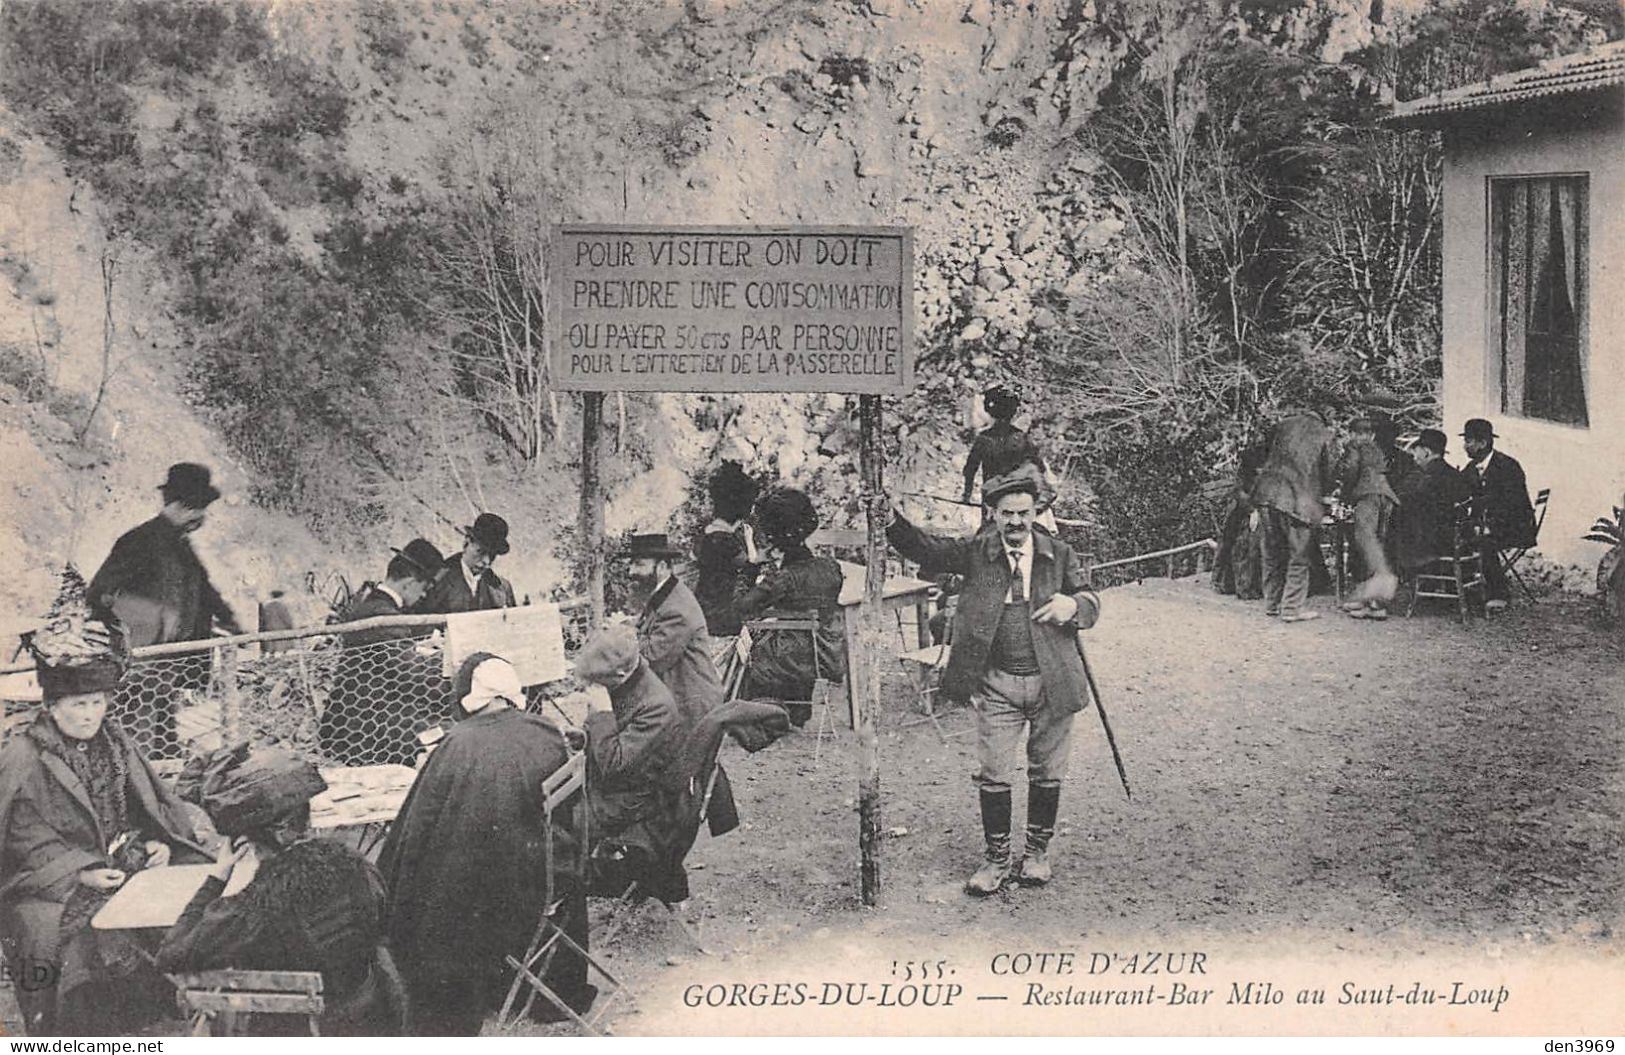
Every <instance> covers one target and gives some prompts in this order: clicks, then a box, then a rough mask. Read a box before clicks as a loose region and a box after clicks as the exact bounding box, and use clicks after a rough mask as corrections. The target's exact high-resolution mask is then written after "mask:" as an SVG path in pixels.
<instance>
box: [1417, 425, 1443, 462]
mask: <svg viewBox="0 0 1625 1055" xmlns="http://www.w3.org/2000/svg"><path fill="white" fill-rule="evenodd" d="M1416 446H1418V447H1426V448H1427V449H1428V450H1430V451H1432V452H1433V453H1434V454H1437V455H1439V456H1440V457H1443V456H1444V448H1445V439H1444V432H1443V430H1441V429H1423V430H1422V431H1421V432H1419V433H1417V435H1416Z"/></svg>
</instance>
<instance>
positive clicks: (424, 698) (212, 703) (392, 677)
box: [0, 605, 588, 766]
mask: <svg viewBox="0 0 1625 1055" xmlns="http://www.w3.org/2000/svg"><path fill="white" fill-rule="evenodd" d="M561 613H562V614H563V616H564V622H565V628H564V633H565V641H566V647H567V649H568V651H569V652H571V653H573V652H575V651H576V650H577V649H578V648H579V647H580V644H581V642H582V640H583V639H584V638H585V636H586V634H587V621H588V615H587V611H586V608H585V607H584V606H574V605H572V606H568V607H563V606H561ZM357 626H358V627H360V628H359V629H351V630H345V629H343V628H342V625H336V626H332V627H325V628H321V629H313V630H306V631H293V632H283V633H280V634H276V635H244V636H242V637H237V638H232V639H230V643H229V644H221V643H219V641H212V642H211V641H200V642H196V643H195V644H191V645H165V646H159V647H157V648H148V649H139V650H137V653H136V656H135V658H134V659H133V660H132V662H131V664H130V666H129V669H128V670H127V671H126V672H125V674H124V677H123V679H122V680H121V681H120V682H119V687H118V689H117V690H115V692H114V694H113V698H112V701H111V703H110V705H109V707H108V717H109V719H110V720H113V721H116V722H117V723H118V724H119V725H120V726H121V727H122V728H123V729H124V731H125V732H126V733H127V734H128V735H129V736H130V738H131V739H132V740H133V741H134V743H135V745H136V747H137V748H138V749H139V750H141V751H142V753H143V754H145V755H146V756H147V757H148V758H149V759H151V760H152V761H154V762H158V763H164V762H167V761H171V760H177V761H178V760H181V759H185V758H188V757H191V756H193V755H195V754H198V753H200V752H203V751H208V750H211V749H213V748H215V747H220V746H222V745H225V744H229V743H234V742H236V741H238V740H245V739H246V740H252V741H256V742H272V741H274V742H278V743H281V744H283V745H285V746H287V747H289V748H290V749H292V750H294V751H296V752H298V753H299V754H301V755H304V756H305V757H307V758H309V759H311V760H312V761H314V762H316V763H317V764H318V765H323V766H364V765H379V764H384V763H400V764H404V765H411V764H412V763H413V762H414V761H415V760H416V758H417V756H418V753H419V752H420V751H421V749H422V748H421V741H420V740H419V734H420V733H422V732H424V731H425V730H427V729H430V728H432V727H434V726H440V725H444V724H445V723H446V722H447V721H448V720H449V719H450V718H451V717H452V708H453V707H454V706H455V702H456V701H454V700H453V699H452V698H451V694H452V690H451V684H450V681H449V679H448V678H447V677H445V675H444V674H443V673H442V668H443V664H444V662H445V637H444V629H443V624H440V625H437V624H435V623H425V621H424V620H423V619H422V618H417V619H406V620H369V621H367V622H366V623H364V624H357ZM261 638H273V640H266V641H264V642H263V643H262V642H261V640H260V639H261ZM572 687H573V686H572V685H570V684H556V685H552V686H547V687H545V690H544V691H538V692H533V693H531V704H530V705H531V707H532V708H534V709H540V708H541V707H543V706H544V705H545V703H546V699H547V697H549V696H552V695H556V694H558V693H559V692H561V691H568V690H569V689H570V688H572ZM0 706H3V708H4V710H3V711H0V742H3V741H4V740H5V739H6V738H9V737H10V736H12V735H15V733H16V732H17V731H18V730H19V729H20V728H22V727H23V726H24V725H26V724H27V723H28V722H29V721H31V720H32V716H33V715H34V714H35V713H37V712H38V710H39V703H38V702H37V701H29V700H23V699H12V698H3V699H0Z"/></svg>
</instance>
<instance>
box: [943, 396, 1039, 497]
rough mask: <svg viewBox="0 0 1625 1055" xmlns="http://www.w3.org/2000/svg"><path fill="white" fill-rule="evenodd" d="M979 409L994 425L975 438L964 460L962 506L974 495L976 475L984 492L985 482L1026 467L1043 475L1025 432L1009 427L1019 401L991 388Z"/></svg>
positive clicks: (1033, 444) (1031, 441) (1034, 447)
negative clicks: (979, 473) (978, 475)
mask: <svg viewBox="0 0 1625 1055" xmlns="http://www.w3.org/2000/svg"><path fill="white" fill-rule="evenodd" d="M982 407H983V408H984V409H985V410H986V411H987V413H988V416H989V417H991V418H992V419H993V424H992V425H990V426H988V427H987V428H985V429H983V430H982V431H981V432H980V433H978V434H977V436H976V441H975V442H974V443H972V444H971V448H970V456H969V457H967V458H966V459H965V494H964V499H963V500H964V501H965V502H969V501H970V500H971V495H972V494H973V493H974V491H975V488H976V474H977V472H978V471H980V472H981V474H982V485H983V487H984V488H985V487H986V486H987V483H988V481H990V480H995V479H997V478H999V477H1001V476H1004V475H1006V474H1008V473H1010V472H1012V471H1014V470H1016V469H1018V468H1020V467H1021V466H1023V465H1026V464H1029V463H1031V464H1032V465H1036V466H1037V467H1038V471H1039V473H1040V474H1042V473H1044V472H1045V471H1046V470H1045V468H1044V456H1043V455H1042V454H1040V453H1039V450H1038V445H1037V444H1036V443H1034V442H1033V440H1032V437H1031V436H1029V435H1027V433H1026V431H1025V430H1023V429H1018V428H1016V427H1015V425H1014V424H1012V422H1013V421H1014V419H1015V416H1016V411H1018V410H1019V409H1021V401H1020V400H1019V399H1017V398H1016V396H1015V394H1014V393H1012V392H1010V391H1009V390H1008V389H1006V388H1003V387H995V388H990V389H988V390H987V392H985V393H984V394H983V395H982Z"/></svg>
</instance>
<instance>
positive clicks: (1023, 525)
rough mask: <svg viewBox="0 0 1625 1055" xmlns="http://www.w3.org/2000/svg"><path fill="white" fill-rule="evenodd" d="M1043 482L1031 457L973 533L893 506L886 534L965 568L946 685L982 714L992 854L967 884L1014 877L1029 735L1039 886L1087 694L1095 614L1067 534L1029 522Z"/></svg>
mask: <svg viewBox="0 0 1625 1055" xmlns="http://www.w3.org/2000/svg"><path fill="white" fill-rule="evenodd" d="M1040 487H1041V481H1040V479H1039V477H1038V474H1037V473H1036V472H1035V471H1033V470H1032V469H1031V468H1029V467H1024V468H1023V469H1019V470H1017V471H1016V472H1013V473H1010V474H1008V475H1006V476H1002V477H999V478H997V479H994V480H991V481H988V482H987V483H986V484H985V485H984V486H983V488H982V499H983V502H984V503H985V504H986V505H987V507H988V510H989V514H990V517H991V521H990V523H989V525H988V526H987V527H984V528H983V529H982V530H981V531H979V532H977V533H976V534H975V535H972V536H970V537H968V538H956V539H946V538H938V537H935V536H932V535H929V534H927V533H925V532H924V531H921V530H920V529H919V528H917V527H915V526H914V525H913V524H911V523H909V522H908V520H907V519H905V518H904V517H903V516H902V514H900V513H897V512H895V511H894V512H893V518H892V522H891V524H890V526H889V527H888V528H887V530H886V535H887V537H888V538H889V539H890V540H891V544H892V546H893V547H895V548H896V550H897V552H898V553H900V554H902V555H903V556H904V557H906V558H908V559H909V560H913V561H917V562H919V563H921V564H930V565H931V566H933V567H937V568H942V569H944V570H947V571H952V572H955V573H957V574H959V575H963V576H964V577H965V587H964V591H963V593H961V595H960V600H959V615H958V618H957V621H956V623H955V626H954V635H953V643H952V645H951V646H950V649H949V653H948V666H947V669H946V671H945V672H944V674H943V679H942V691H943V693H944V695H945V696H946V697H947V698H948V699H951V700H965V699H967V698H968V699H969V701H970V703H971V706H972V707H973V708H974V709H975V712H976V757H977V769H976V775H975V781H976V785H977V788H978V791H979V794H980V799H981V810H982V834H983V837H984V839H985V842H986V860H985V861H984V862H983V864H982V866H981V867H980V868H978V869H977V870H976V873H975V874H974V875H972V876H971V877H970V879H969V880H968V881H967V882H966V884H965V891H966V893H969V894H973V895H976V896H979V897H985V896H987V895H989V894H993V893H996V892H997V891H998V890H999V888H1000V887H1001V886H1003V885H1004V882H1005V880H1006V879H1008V878H1010V877H1011V875H1012V869H1013V866H1012V860H1011V848H1010V820H1011V786H1010V780H1011V771H1012V769H1013V768H1014V767H1013V765H1012V763H1013V761H1014V757H1013V756H1014V755H1015V752H1016V746H1017V744H1019V743H1020V741H1021V734H1022V732H1023V731H1026V733H1027V833H1026V835H1027V839H1026V853H1025V856H1024V857H1023V858H1022V861H1021V863H1020V866H1019V867H1016V868H1014V875H1015V879H1016V881H1017V882H1018V883H1021V884H1022V885H1024V886H1042V885H1044V884H1045V883H1048V882H1049V880H1050V877H1051V874H1052V871H1053V869H1052V866H1051V864H1050V859H1049V845H1050V840H1051V838H1052V837H1053V836H1054V834H1055V817H1056V814H1057V813H1058V811H1059V809H1060V802H1061V781H1062V780H1063V779H1064V778H1065V776H1066V766H1067V759H1068V757H1069V755H1070V754H1071V749H1072V719H1073V716H1074V715H1075V714H1076V713H1077V712H1078V711H1081V710H1082V709H1083V707H1084V705H1085V703H1086V702H1087V701H1088V699H1089V689H1088V675H1087V673H1086V672H1085V669H1084V665H1083V655H1082V653H1081V652H1080V650H1079V648H1078V641H1077V632H1078V631H1079V630H1085V629H1088V628H1089V627H1092V626H1094V625H1095V622H1096V620H1098V619H1099V618H1100V598H1099V597H1098V596H1097V595H1096V594H1095V592H1094V591H1093V590H1092V589H1090V588H1089V587H1088V585H1087V584H1086V583H1085V582H1084V573H1083V569H1082V566H1081V565H1080V563H1079V561H1078V558H1077V556H1076V554H1074V553H1073V552H1072V548H1071V547H1070V546H1068V545H1067V544H1066V543H1065V542H1062V541H1061V540H1060V539H1057V538H1055V537H1053V536H1051V535H1047V534H1044V533H1042V532H1035V531H1034V530H1033V517H1034V516H1035V513H1036V506H1037V501H1038V495H1039V490H1040Z"/></svg>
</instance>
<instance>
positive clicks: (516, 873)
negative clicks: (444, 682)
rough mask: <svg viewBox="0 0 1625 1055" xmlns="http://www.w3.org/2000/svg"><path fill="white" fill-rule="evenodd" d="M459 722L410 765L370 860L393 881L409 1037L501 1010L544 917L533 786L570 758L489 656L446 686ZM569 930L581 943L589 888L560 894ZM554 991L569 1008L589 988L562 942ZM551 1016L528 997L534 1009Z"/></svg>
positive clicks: (468, 1024) (538, 806)
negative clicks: (400, 798) (516, 959)
mask: <svg viewBox="0 0 1625 1055" xmlns="http://www.w3.org/2000/svg"><path fill="white" fill-rule="evenodd" d="M451 695H452V709H453V711H454V713H455V715H456V717H457V718H458V719H459V720H458V721H457V723H456V724H455V725H454V726H452V728H451V730H450V731H449V732H447V733H446V735H445V738H444V739H443V740H441V742H440V744H439V746H438V747H437V748H436V749H435V751H434V753H433V754H431V755H430V756H429V758H428V760H427V761H426V762H424V764H423V769H422V771H421V772H419V773H418V778H417V781H416V782H415V783H414V784H413V785H412V790H411V792H410V793H409V794H408V795H407V797H406V802H405V803H403V804H402V806H401V811H400V814H399V815H398V816H397V817H396V819H395V823H394V824H393V825H392V826H391V828H390V832H389V838H388V839H387V840H386V841H385V843H384V848H383V851H382V853H381V854H380V855H379V858H378V866H379V870H380V871H381V872H382V873H383V876H384V881H385V883H386V885H387V886H388V888H389V896H388V900H387V902H386V908H385V916H386V922H385V936H386V941H387V943H388V945H389V947H390V950H391V951H392V952H393V953H394V956H395V960H396V962H397V964H398V965H399V967H400V971H401V975H402V977H403V978H404V979H405V980H406V988H407V994H408V1003H409V1005H410V1008H411V1026H410V1030H409V1031H410V1032H412V1033H414V1034H418V1035H435V1036H474V1035H477V1034H478V1033H479V1031H480V1026H481V1024H482V1023H483V1022H484V1020H485V1018H486V1016H487V1015H488V1014H489V1013H490V1012H491V1011H494V1010H496V1008H497V1007H498V1006H500V1004H501V1001H502V997H503V994H504V993H506V991H507V987H508V982H509V981H510V979H511V977H512V972H511V970H510V969H509V968H508V967H507V965H506V962H505V959H504V957H506V956H507V955H509V954H512V955H514V956H523V955H524V952H525V947H526V945H527V944H528V943H529V941H530V936H531V935H532V934H533V933H534V932H535V930H536V925H537V923H538V922H539V920H540V915H541V912H542V907H543V905H542V901H543V897H544V884H545V882H546V875H545V873H544V870H543V869H544V864H543V857H542V845H543V841H544V839H543V837H544V834H545V828H544V825H545V823H546V822H545V819H544V817H543V814H542V798H543V795H542V782H543V781H544V780H546V779H547V777H548V776H549V775H551V774H552V773H553V772H554V771H555V770H557V769H558V768H559V767H560V766H562V765H563V764H564V763H565V762H566V761H567V760H568V759H569V748H568V746H567V744H566V741H565V738H564V734H563V733H562V732H560V730H559V729H558V728H557V727H556V726H554V725H553V724H552V723H551V722H549V721H548V720H546V719H545V718H542V717H541V716H540V715H535V714H530V713H527V712H526V711H525V710H524V704H525V696H524V691H523V688H522V686H521V685H520V684H519V676H518V674H516V673H515V672H514V668H513V666H512V665H511V664H509V663H508V661H507V660H505V659H502V658H500V657H498V656H493V655H491V654H490V653H488V652H481V653H476V654H475V655H472V656H470V657H468V659H467V660H465V661H464V663H463V665H462V667H461V668H460V669H459V670H458V672H457V677H456V679H455V682H454V685H453V688H452V694H451ZM570 895H571V897H570V901H569V903H568V906H567V908H566V912H565V915H566V922H565V930H566V931H567V932H568V933H569V934H570V936H571V937H572V938H573V939H575V941H576V942H577V943H579V944H580V945H581V946H582V947H583V948H585V947H586V945H587V903H586V891H585V890H575V891H571V892H570ZM547 980H548V983H549V985H550V986H552V988H553V990H554V991H555V992H557V993H558V994H559V995H560V996H561V997H563V998H564V999H565V1000H566V1001H567V1002H568V1003H570V1005H571V1006H572V1007H575V1008H576V1009H577V1010H578V1011H584V1010H585V1009H586V1008H587V1007H589V1006H590V1005H591V1004H592V1001H593V999H594V997H595V996H596V995H597V991H596V990H595V989H594V988H593V987H592V986H590V985H588V984H587V970H586V962H585V961H584V960H582V959H581V958H580V957H579V956H573V955H570V954H569V953H568V951H567V950H564V949H560V951H559V953H558V954H557V955H555V956H554V957H553V961H552V964H551V965H550V967H549V968H548V972H547ZM558 1016H559V1012H558V1011H557V1009H555V1008H554V1007H553V1006H552V1005H551V1004H549V1003H547V1002H546V1001H540V1000H539V1001H537V1002H536V1003H535V1005H534V1009H533V1017H535V1018H537V1019H539V1020H543V1021H552V1020H554V1019H556V1018H557V1017H558Z"/></svg>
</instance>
